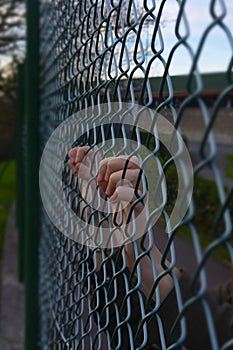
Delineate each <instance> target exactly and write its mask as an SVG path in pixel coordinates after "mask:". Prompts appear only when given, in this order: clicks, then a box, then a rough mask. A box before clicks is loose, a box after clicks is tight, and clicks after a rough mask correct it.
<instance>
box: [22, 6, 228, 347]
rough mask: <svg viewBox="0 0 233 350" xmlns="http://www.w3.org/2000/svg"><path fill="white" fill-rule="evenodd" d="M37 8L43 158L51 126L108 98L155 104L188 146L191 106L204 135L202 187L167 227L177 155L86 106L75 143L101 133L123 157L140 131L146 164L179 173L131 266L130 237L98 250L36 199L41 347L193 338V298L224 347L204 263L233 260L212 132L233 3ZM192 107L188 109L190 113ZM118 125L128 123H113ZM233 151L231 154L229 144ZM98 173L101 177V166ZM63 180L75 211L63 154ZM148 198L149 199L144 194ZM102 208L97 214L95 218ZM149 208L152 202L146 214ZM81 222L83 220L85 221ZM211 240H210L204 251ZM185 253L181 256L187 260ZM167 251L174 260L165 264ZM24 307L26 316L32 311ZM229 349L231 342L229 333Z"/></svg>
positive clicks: (198, 172)
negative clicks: (185, 280) (216, 74)
mask: <svg viewBox="0 0 233 350" xmlns="http://www.w3.org/2000/svg"><path fill="white" fill-rule="evenodd" d="M38 5H39V9H38V11H39V70H38V74H39V79H38V80H39V83H38V84H39V86H38V89H39V101H38V102H39V120H38V130H39V148H40V152H39V153H40V155H41V154H42V152H43V149H44V147H45V144H46V142H47V141H48V140H49V138H50V136H51V134H52V132H53V131H54V130H55V129H56V127H58V126H59V125H60V124H61V123H62V122H63V121H65V120H67V119H68V117H70V116H71V115H73V114H75V113H77V118H78V116H80V114H78V112H80V111H82V110H84V111H85V110H87V109H88V108H89V107H94V106H96V105H97V106H98V105H100V104H103V103H105V104H106V105H107V106H108V105H110V104H111V103H112V102H118V103H119V104H121V103H122V102H127V103H128V104H129V106H130V105H135V104H137V103H138V104H140V105H141V106H144V107H149V108H151V110H154V111H157V112H159V113H160V114H161V115H163V116H165V118H166V119H167V120H169V121H170V123H171V124H172V125H173V126H174V127H175V128H177V130H179V132H180V133H181V134H182V135H183V138H184V140H185V143H186V144H187V147H188V148H189V147H191V146H194V145H193V143H192V142H190V140H189V137H188V136H187V134H186V132H187V130H188V135H190V133H191V134H192V127H193V124H192V121H193V118H194V117H192V115H191V113H194V111H195V113H197V115H198V116H197V118H198V120H199V121H200V125H201V126H200V127H199V129H198V137H199V139H198V143H196V144H195V147H196V151H195V164H194V175H195V180H194V196H193V199H192V201H191V204H190V207H189V210H188V213H187V215H186V216H185V218H184V219H183V220H182V222H181V224H180V225H179V227H176V228H175V229H173V230H171V232H170V233H169V234H166V233H165V227H166V224H168V223H169V215H170V212H171V207H172V206H174V192H175V190H174V183H175V184H176V181H177V179H176V175H175V174H174V162H173V161H174V159H175V157H174V156H171V155H169V154H167V152H166V150H165V149H164V147H163V146H162V145H161V143H158V142H157V141H156V140H155V139H154V138H153V137H149V136H148V135H150V134H149V133H147V134H146V133H143V132H142V129H141V128H139V127H138V126H136V127H135V128H134V129H133V130H132V129H130V128H127V127H125V125H124V123H122V120H121V119H120V117H119V118H118V119H117V117H115V119H114V118H112V122H111V123H107V124H108V126H107V127H106V128H98V127H95V126H94V124H93V128H92V131H91V132H90V130H89V129H88V127H89V126H90V124H88V123H89V121H88V120H89V119H88V118H86V119H85V117H86V116H85V115H84V117H83V119H81V117H80V119H78V120H77V121H76V122H77V124H76V126H77V127H79V128H80V129H82V130H83V133H82V134H83V135H84V136H83V137H82V138H81V139H80V138H79V140H77V139H76V138H75V137H74V139H73V142H72V143H71V145H73V146H74V145H87V144H89V145H90V146H91V147H92V148H93V149H95V148H94V146H96V145H98V147H100V145H102V144H103V140H105V141H106V140H110V142H109V143H106V144H107V146H106V145H105V148H104V146H103V147H102V146H101V147H102V148H101V147H100V153H101V154H102V156H103V157H104V158H106V157H109V156H114V155H119V154H130V155H131V156H132V155H134V154H135V149H134V147H133V146H132V145H130V144H127V142H128V141H127V140H128V139H132V140H134V142H135V144H134V145H135V147H136V149H137V148H138V147H139V148H140V147H141V145H142V144H144V145H145V146H146V147H147V149H149V151H150V152H149V155H148V156H146V161H145V160H143V159H139V160H140V165H142V164H143V162H144V163H146V162H147V161H148V159H151V157H152V158H153V159H156V161H157V162H160V164H161V167H162V169H163V171H164V172H165V175H166V179H169V178H171V179H172V181H171V183H170V184H169V183H168V192H169V191H170V192H169V193H168V200H167V205H166V206H165V207H164V209H163V210H162V215H161V220H160V222H159V225H156V226H155V227H148V230H147V233H146V235H145V236H143V237H142V238H140V239H141V241H140V244H139V247H140V249H139V248H138V245H137V244H136V243H135V242H134V243H133V244H132V247H133V249H134V252H135V262H134V264H133V266H131V267H129V265H128V262H127V250H126V248H125V245H122V246H121V247H119V248H118V249H113V248H110V249H108V250H105V249H101V250H100V251H99V249H98V247H92V248H91V247H90V246H88V245H85V244H81V243H80V241H79V242H77V241H74V240H72V239H71V238H72V237H73V236H72V235H73V234H74V233H73V232H70V237H71V238H69V237H67V236H65V235H63V234H62V233H61V232H59V230H58V229H57V228H56V227H55V226H54V225H53V224H52V223H51V221H50V219H49V218H48V216H47V214H46V212H45V210H44V209H43V206H42V204H41V205H40V208H39V213H38V212H37V214H38V215H39V217H40V220H39V221H40V224H39V247H38V264H39V267H38V298H39V299H38V304H39V331H38V338H37V339H36V342H37V343H38V344H39V346H40V347H41V349H60V350H62V349H85V350H88V349H101V350H103V349H146V347H147V346H148V344H152V343H153V342H154V340H153V339H154V338H153V337H155V334H156V337H155V338H156V339H157V345H159V346H160V347H161V348H162V349H167V348H169V349H175V348H185V347H184V344H186V343H185V342H186V339H187V338H188V337H190V329H189V326H187V324H186V316H187V314H188V313H189V312H190V309H192V308H193V305H194V309H195V308H197V309H198V308H201V310H202V311H201V312H202V313H201V315H202V317H203V320H202V321H203V327H204V328H205V329H206V332H207V333H209V346H210V348H212V349H219V346H220V345H219V344H220V343H219V342H220V340H219V338H218V330H217V329H216V326H215V324H214V318H213V314H212V309H211V307H210V305H209V303H208V299H206V292H207V289H208V288H209V276H208V273H207V272H206V266H207V265H208V262H209V260H211V259H212V255H213V254H214V253H215V252H220V253H221V255H222V256H223V257H222V260H223V259H224V260H225V261H227V262H228V264H231V262H232V257H233V255H232V254H233V251H232V241H231V234H232V210H233V205H232V197H233V195H232V193H233V192H232V182H230V180H229V179H228V183H227V186H226V182H225V175H223V173H222V172H221V171H220V168H219V166H218V164H217V161H216V159H217V156H218V152H219V147H221V146H219V145H217V143H216V139H215V132H216V129H214V125H215V124H216V122H217V121H218V120H219V118H220V115H221V111H222V108H224V107H225V105H226V103H227V101H228V102H229V101H230V102H231V103H232V91H233V80H232V65H233V37H232V27H230V25H232V21H231V20H232V5H231V4H230V2H229V1H223V0H222V1H214V0H213V1H207V2H205V3H203V2H202V3H200V4H199V2H195V4H194V3H192V2H191V1H188V0H187V1H178V0H177V1H164V0H163V1H153V0H151V1H144V2H140V1H137V0H132V1H127V0H122V1H121V0H119V1H112V0H102V1H92V0H85V1H78V0H73V1H71V0H67V1H63V0H57V1H50V0H48V1H43V0H39V4H38ZM199 6H201V8H200V7H199ZM196 12H198V13H199V15H198V16H199V18H200V28H199V31H198V35H199V36H198V37H195V35H194V32H195V30H196V27H195V28H194V19H195V13H196ZM29 15H30V14H29ZM219 33H220V34H219ZM214 35H219V36H217V38H218V40H221V41H222V43H224V45H225V46H224V48H225V49H226V53H225V55H224V59H225V61H224V60H223V56H222V54H221V48H220V49H219V50H218V49H217V44H216V48H215V51H214V52H215V53H216V54H219V60H221V59H222V66H221V71H222V79H223V81H224V84H225V88H222V87H221V89H218V87H216V91H215V97H214V98H215V100H214V103H213V104H212V106H209V105H208V100H207V99H206V97H205V94H204V93H206V87H205V84H204V79H203V73H204V72H205V68H206V67H204V66H203V65H204V61H205V58H206V57H207V59H209V61H210V60H211V56H208V49H209V50H210V47H211V48H212V47H213V36H214ZM219 38H220V39H219ZM208 45H209V46H208ZM211 45H212V46H211ZM211 54H213V52H212V53H211ZM209 64H210V63H209ZM181 65H183V66H181ZM181 74H183V75H186V85H185V91H182V94H178V91H176V90H174V80H175V78H174V75H181ZM155 89H156V90H155ZM179 93H180V92H179ZM181 95H182V96H181ZM210 107H211V108H210ZM229 111H230V109H229ZM231 113H232V112H231ZM187 114H190V116H189V118H190V119H189V121H188V122H187ZM231 116H232V114H231ZM110 119H111V118H110ZM184 121H186V124H188V128H187V127H185V125H186V124H184ZM117 122H121V125H120V126H119V124H118V126H116V125H117V124H116V123H117ZM114 123H115V124H114ZM85 133H86V134H85ZM74 136H75V134H74ZM126 136H127V137H126ZM31 137H32V136H31ZM122 137H125V140H126V141H125V142H126V145H125V149H124V147H122V146H121V147H119V146H118V145H117V142H115V139H117V138H122ZM31 141H32V140H31ZM32 142H33V141H32ZM231 146H233V143H232V144H231ZM114 147H115V148H114ZM122 149H123V151H122ZM229 150H230V151H232V148H231V147H230V146H229ZM230 151H229V152H230ZM169 164H170V165H169ZM172 164H173V165H172ZM206 171H207V173H208V175H206ZM203 176H204V177H205V179H203ZM95 177H96V174H94V175H93V178H95ZM206 177H207V178H208V179H206ZM210 178H211V179H212V180H213V182H210V180H209V179H210ZM50 180H51V179H48V181H50ZM168 182H169V181H168ZM63 186H64V193H65V195H66V198H67V201H68V203H69V204H70V206H71V207H72V209H73V210H74V211H75V212H76V214H77V215H79V216H82V215H83V200H84V198H82V195H81V194H80V189H79V183H78V179H77V178H76V177H75V176H73V175H72V173H71V171H70V169H69V166H68V165H67V164H66V160H65V159H64V170H63ZM155 194H156V189H155V188H152V190H151V193H150V195H152V198H153V201H154V202H153V203H154V205H156V204H158V202H156V196H155ZM175 194H176V195H177V193H175ZM202 198H203V201H202V200H201V199H202ZM140 199H142V197H140V196H139V200H140ZM55 203H56V202H55ZM85 203H86V207H88V206H89V207H90V205H89V203H88V202H85ZM29 210H30V209H29ZM94 214H96V212H94ZM94 214H93V215H92V216H91V220H92V221H94V220H95V218H96V217H94ZM153 215H154V211H153V210H151V207H150V204H149V206H148V211H147V220H148V222H149V221H150V220H151V219H152V216H153ZM109 217H110V216H109V215H106V216H101V217H98V220H99V221H98V225H97V227H99V228H100V229H101V228H102V227H104V224H105V223H106V222H108V220H110V219H109ZM30 220H32V217H30ZM84 222H85V223H86V224H87V221H85V220H84ZM108 224H109V225H111V224H110V223H109V222H108ZM29 226H30V225H28V229H29V230H30V227H29ZM207 227H208V228H207ZM80 230H82V229H81V228H80ZM74 231H75V229H74ZM203 231H204V232H203ZM206 231H207V232H206ZM79 233H80V232H79ZM80 234H81V233H80ZM180 236H181V237H183V236H186V237H188V238H189V239H188V243H185V244H187V247H190V250H189V251H192V252H193V254H194V256H195V263H194V267H193V269H192V273H191V282H192V283H191V286H190V289H189V291H190V298H188V300H186V301H184V300H183V298H182V294H181V290H180V287H179V283H178V281H177V279H176V276H175V274H174V273H173V271H172V269H173V267H174V266H175V265H176V264H179V263H180V261H182V265H183V266H182V267H183V268H186V263H187V265H188V260H189V258H190V257H189V253H188V250H187V255H186V252H184V251H180V249H181V248H180V245H179V243H178V244H177V245H176V244H175V242H176V239H181V240H183V238H179V237H180ZM161 240H162V243H161ZM146 242H147V243H146ZM148 242H149V243H148ZM153 242H154V243H155V244H156V245H158V246H159V247H160V249H161V251H162V257H161V261H162V263H161V264H162V266H163V267H164V271H163V272H162V273H159V272H158V271H157V266H156V261H155V259H154V257H153V254H152V245H153ZM203 244H204V245H205V248H204V249H202V248H201V247H202V245H203ZM187 249H188V248H187ZM180 255H183V257H182V259H180ZM146 258H148V265H147V266H149V268H151V270H152V271H153V276H154V284H153V287H152V288H151V290H150V292H149V293H146V292H145V290H144V289H143V273H144V272H145V271H144V270H143V269H144V268H145V266H144V265H143V264H144V260H145V259H146ZM167 258H169V260H170V261H171V264H170V265H169V266H167V263H166V259H167ZM168 275H170V276H171V279H172V280H173V283H174V285H175V293H176V294H175V299H176V300H177V305H178V310H179V312H178V318H177V319H176V323H175V325H173V324H171V325H170V328H169V331H171V329H172V327H173V326H174V327H173V330H175V335H176V336H175V337H170V336H169V337H168V336H167V333H169V331H168V330H167V329H165V326H164V325H165V324H166V322H165V321H164V315H163V311H161V310H163V308H162V305H163V303H161V300H160V296H159V284H160V282H159V281H161V279H162V278H164V276H168ZM28 284H30V281H29V282H28ZM161 308H162V309H161ZM28 315H29V316H28V322H29V323H30V312H29V314H28ZM194 318H195V313H194ZM134 320H135V322H134ZM177 329H178V330H179V331H178V332H177ZM28 332H30V327H29V328H28ZM26 336H27V335H26ZM193 342H194V340H193ZM194 343H195V342H194ZM221 346H222V348H223V349H230V348H231V347H232V346H233V340H231V341H229V342H228V343H226V344H225V346H224V344H221ZM28 349H29V348H28ZM148 349H149V347H148Z"/></svg>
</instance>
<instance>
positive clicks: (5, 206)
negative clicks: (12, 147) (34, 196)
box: [0, 160, 16, 257]
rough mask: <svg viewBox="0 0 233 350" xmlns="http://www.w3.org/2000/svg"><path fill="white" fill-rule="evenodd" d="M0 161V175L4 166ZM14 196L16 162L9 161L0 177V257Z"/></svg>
mask: <svg viewBox="0 0 233 350" xmlns="http://www.w3.org/2000/svg"><path fill="white" fill-rule="evenodd" d="M5 164H6V163H5V162H4V163H0V175H1V174H2V170H3V169H4V166H5ZM15 197H16V162H15V161H13V160H12V161H10V162H9V163H8V165H7V167H6V168H5V171H4V172H3V174H2V176H1V177H0V257H1V253H2V246H3V241H4V232H5V227H6V222H7V217H8V214H9V210H10V207H11V204H12V202H13V201H14V199H15Z"/></svg>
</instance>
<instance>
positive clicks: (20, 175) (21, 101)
mask: <svg viewBox="0 0 233 350" xmlns="http://www.w3.org/2000/svg"><path fill="white" fill-rule="evenodd" d="M24 114H25V85H24V64H19V65H18V90H17V168H16V169H17V226H18V232H19V246H18V275H19V280H20V281H23V280H24V243H25V240H24V191H25V180H24V165H25V162H24V151H25V150H24V142H25V140H24V135H23V130H24V123H25V117H24Z"/></svg>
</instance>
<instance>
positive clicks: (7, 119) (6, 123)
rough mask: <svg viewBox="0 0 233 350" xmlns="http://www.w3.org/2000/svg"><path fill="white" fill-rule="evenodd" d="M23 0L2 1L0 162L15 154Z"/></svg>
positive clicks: (22, 46)
mask: <svg viewBox="0 0 233 350" xmlns="http://www.w3.org/2000/svg"><path fill="white" fill-rule="evenodd" d="M25 26H26V24H25V4H24V1H23V0H1V2H0V134H1V138H0V140H1V144H0V149H1V151H0V162H1V161H4V160H7V159H10V158H12V157H14V154H15V124H16V123H15V122H16V86H17V64H18V62H20V61H22V60H23V59H24V52H25Z"/></svg>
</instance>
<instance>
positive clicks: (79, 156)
mask: <svg viewBox="0 0 233 350" xmlns="http://www.w3.org/2000/svg"><path fill="white" fill-rule="evenodd" d="M89 150H90V146H83V147H78V150H77V152H76V158H75V161H76V162H77V163H78V162H82V161H83V159H84V157H85V156H86V155H87V152H88V151H89Z"/></svg>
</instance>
